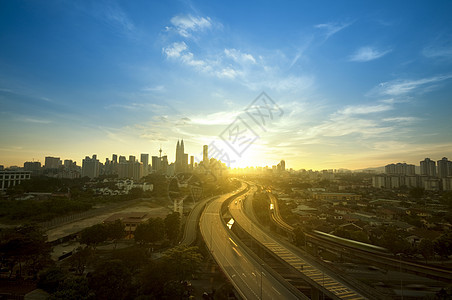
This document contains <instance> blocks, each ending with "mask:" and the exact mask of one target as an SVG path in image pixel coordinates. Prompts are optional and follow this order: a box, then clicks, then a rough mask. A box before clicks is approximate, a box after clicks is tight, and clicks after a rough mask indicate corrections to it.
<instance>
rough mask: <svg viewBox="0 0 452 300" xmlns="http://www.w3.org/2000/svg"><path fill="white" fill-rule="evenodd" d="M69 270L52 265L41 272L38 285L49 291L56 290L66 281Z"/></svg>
mask: <svg viewBox="0 0 452 300" xmlns="http://www.w3.org/2000/svg"><path fill="white" fill-rule="evenodd" d="M66 276H67V272H65V271H63V270H61V269H60V268H59V267H52V268H50V269H47V270H44V271H42V272H41V273H39V280H38V287H39V288H41V289H43V290H44V291H46V292H48V293H50V294H51V293H53V292H56V290H57V289H58V287H59V285H60V284H61V283H62V282H63V281H64V279H65V278H66Z"/></svg>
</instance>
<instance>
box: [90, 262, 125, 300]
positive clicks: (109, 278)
mask: <svg viewBox="0 0 452 300" xmlns="http://www.w3.org/2000/svg"><path fill="white" fill-rule="evenodd" d="M89 286H90V288H91V289H92V290H94V292H95V294H96V299H128V298H131V297H130V296H131V295H130V292H131V291H130V289H131V287H132V275H131V274H130V272H129V270H128V269H127V268H126V266H125V265H124V263H123V262H122V261H120V260H117V259H115V260H109V261H106V262H104V263H101V264H99V265H98V266H97V268H96V269H95V270H94V271H93V273H92V275H91V277H90V278H89Z"/></svg>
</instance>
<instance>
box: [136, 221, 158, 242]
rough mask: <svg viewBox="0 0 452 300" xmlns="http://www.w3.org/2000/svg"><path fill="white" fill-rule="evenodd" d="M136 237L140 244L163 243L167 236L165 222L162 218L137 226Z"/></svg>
mask: <svg viewBox="0 0 452 300" xmlns="http://www.w3.org/2000/svg"><path fill="white" fill-rule="evenodd" d="M134 235H135V241H136V242H138V243H140V244H144V243H155V242H158V241H161V240H162V239H163V237H164V235H165V225H164V222H163V220H162V219H161V218H150V219H149V220H148V221H147V222H146V223H142V224H139V225H138V226H137V228H136V229H135V232H134Z"/></svg>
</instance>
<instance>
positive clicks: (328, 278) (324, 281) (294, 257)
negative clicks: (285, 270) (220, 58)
mask: <svg viewBox="0 0 452 300" xmlns="http://www.w3.org/2000/svg"><path fill="white" fill-rule="evenodd" d="M254 191H256V188H255V187H253V188H251V189H250V191H249V192H248V194H250V195H251V194H253V193H254ZM244 199H245V197H244V196H240V197H239V198H238V201H233V202H231V204H230V205H229V211H230V212H231V215H232V217H233V218H234V220H235V222H237V223H238V224H240V226H241V227H242V228H243V229H244V230H245V231H247V232H248V233H249V234H251V235H252V236H253V238H254V239H255V240H257V241H258V242H259V243H260V244H262V245H264V246H265V247H266V248H267V249H268V250H270V251H271V252H273V253H274V254H276V255H277V256H278V257H279V258H281V259H282V260H284V261H285V262H287V263H288V264H289V265H291V266H292V267H294V268H295V269H297V270H298V271H299V272H300V273H301V275H302V277H303V278H305V279H306V280H307V281H308V282H310V283H311V284H312V285H313V286H315V287H316V288H317V289H319V290H323V291H324V292H325V294H326V295H328V296H329V297H330V298H332V299H348V300H352V299H366V298H365V297H364V296H363V295H361V294H359V293H358V292H356V291H354V290H353V289H352V288H350V287H348V286H347V285H345V284H344V283H342V282H340V281H339V280H338V279H336V278H334V277H333V276H332V275H331V274H327V273H326V272H325V270H323V269H321V267H320V266H318V265H315V264H313V263H312V262H308V261H307V260H306V259H304V258H302V257H300V256H299V255H298V254H296V253H295V252H293V251H292V250H290V249H288V248H286V247H285V246H284V245H283V244H281V243H280V242H279V241H278V240H276V239H274V238H273V237H271V236H270V235H268V234H267V233H266V232H264V231H263V230H261V229H260V228H259V227H258V226H257V225H256V224H254V223H253V222H252V221H251V220H250V219H249V218H248V217H247V216H246V215H245V213H244V210H243V202H244V201H243V200H244Z"/></svg>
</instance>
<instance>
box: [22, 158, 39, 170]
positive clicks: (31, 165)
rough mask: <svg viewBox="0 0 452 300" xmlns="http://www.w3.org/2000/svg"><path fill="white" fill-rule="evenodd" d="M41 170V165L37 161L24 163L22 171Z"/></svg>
mask: <svg viewBox="0 0 452 300" xmlns="http://www.w3.org/2000/svg"><path fill="white" fill-rule="evenodd" d="M39 170H41V163H40V162H39V161H27V162H24V171H33V172H35V171H39Z"/></svg>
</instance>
